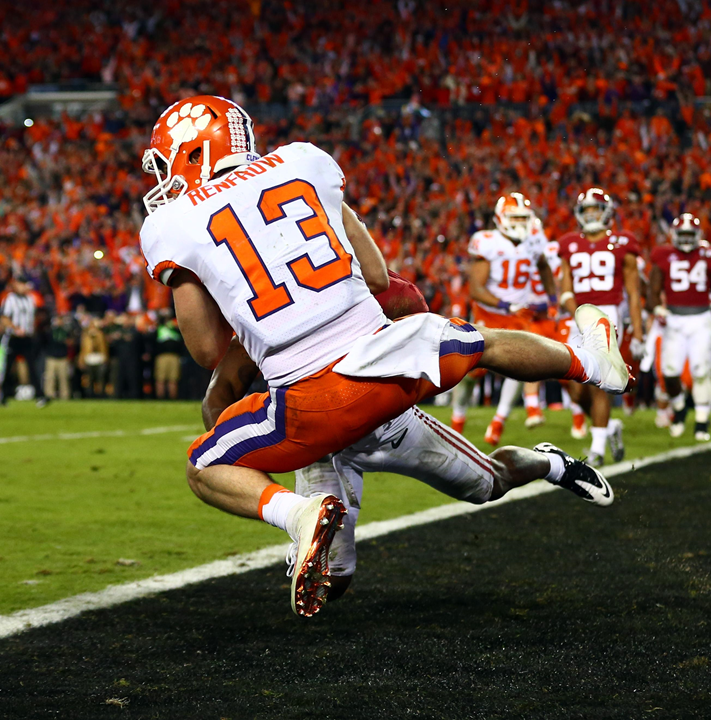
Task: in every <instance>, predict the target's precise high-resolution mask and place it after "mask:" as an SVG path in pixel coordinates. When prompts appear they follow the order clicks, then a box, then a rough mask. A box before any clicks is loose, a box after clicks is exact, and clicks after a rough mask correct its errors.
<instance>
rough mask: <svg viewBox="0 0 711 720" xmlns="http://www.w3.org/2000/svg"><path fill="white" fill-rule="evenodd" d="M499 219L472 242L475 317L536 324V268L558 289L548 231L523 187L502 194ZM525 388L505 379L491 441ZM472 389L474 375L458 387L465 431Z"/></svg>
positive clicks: (514, 325) (495, 323)
mask: <svg viewBox="0 0 711 720" xmlns="http://www.w3.org/2000/svg"><path fill="white" fill-rule="evenodd" d="M494 224H495V226H496V228H495V229H494V230H481V231H479V232H476V233H474V235H472V238H471V240H470V242H469V254H470V255H471V256H472V266H471V270H470V279H469V291H470V294H471V297H472V300H473V312H474V323H475V325H476V326H477V327H481V326H486V327H492V328H502V329H509V330H530V326H531V321H532V320H533V317H534V311H533V309H532V308H531V307H530V303H531V288H532V284H533V277H534V275H535V274H536V273H538V277H539V278H541V280H542V282H543V284H544V286H545V288H546V290H547V291H548V292H549V293H550V294H551V295H555V285H554V282H553V275H552V273H551V270H550V268H549V267H548V263H547V261H546V258H545V254H544V249H545V245H546V236H545V234H544V233H543V230H542V228H541V227H540V224H539V223H536V216H535V214H534V212H533V210H532V209H531V203H530V202H529V200H528V199H527V198H525V197H524V196H523V195H522V194H521V193H518V192H514V193H510V194H508V195H502V196H501V197H500V198H499V199H498V201H497V202H496V207H495V208H494ZM520 388H521V384H520V383H519V382H518V381H516V380H513V379H510V378H507V379H506V380H504V382H503V383H502V386H501V398H500V402H499V407H498V408H497V412H496V415H495V416H494V419H493V420H492V422H491V424H490V425H489V427H488V428H487V430H486V434H485V435H484V440H485V441H486V442H488V443H490V444H491V445H497V444H498V442H499V439H500V437H501V433H502V432H503V429H504V423H505V422H506V418H507V417H508V415H509V412H510V411H511V406H512V404H513V403H514V401H515V399H516V397H517V396H518V393H519V391H520ZM536 392H537V391H536ZM470 395H471V386H470V382H469V381H468V380H465V381H464V382H463V383H461V384H460V385H459V386H458V387H457V388H455V391H454V398H453V411H452V427H453V428H454V429H455V430H458V431H459V432H462V430H463V429H464V421H465V418H466V407H467V404H468V399H469V396H470ZM536 397H537V395H536ZM532 417H533V420H532V421H531V420H530V419H527V421H526V423H527V427H533V426H535V425H536V424H538V423H539V422H540V417H542V415H541V414H540V408H539V409H538V413H535V412H534V413H533V414H532Z"/></svg>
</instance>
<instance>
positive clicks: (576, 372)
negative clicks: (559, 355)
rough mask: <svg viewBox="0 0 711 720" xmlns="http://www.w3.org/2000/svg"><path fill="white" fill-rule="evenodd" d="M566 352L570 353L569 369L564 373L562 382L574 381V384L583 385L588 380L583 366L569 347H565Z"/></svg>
mask: <svg viewBox="0 0 711 720" xmlns="http://www.w3.org/2000/svg"><path fill="white" fill-rule="evenodd" d="M565 347H567V348H568V352H569V353H570V368H569V369H568V372H567V373H565V376H564V377H563V380H575V382H579V383H584V382H587V381H588V380H589V378H588V375H587V373H586V372H585V368H584V367H583V364H582V363H581V362H580V360H578V357H577V355H576V354H575V353H574V352H573V348H572V347H570V345H566V346H565Z"/></svg>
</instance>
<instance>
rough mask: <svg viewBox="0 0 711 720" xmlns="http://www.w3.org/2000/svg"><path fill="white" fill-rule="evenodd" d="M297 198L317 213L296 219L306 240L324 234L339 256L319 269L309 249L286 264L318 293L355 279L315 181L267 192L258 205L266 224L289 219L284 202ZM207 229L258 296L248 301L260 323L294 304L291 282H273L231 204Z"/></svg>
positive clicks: (293, 182)
mask: <svg viewBox="0 0 711 720" xmlns="http://www.w3.org/2000/svg"><path fill="white" fill-rule="evenodd" d="M294 200H303V201H304V202H305V203H306V205H308V206H309V208H310V209H311V210H312V211H313V215H310V216H309V217H306V218H302V219H301V220H297V221H296V225H297V227H298V228H299V230H300V231H301V234H302V235H303V237H304V239H305V240H313V239H314V238H316V237H319V236H322V235H325V236H326V237H327V238H328V243H329V245H330V246H331V249H332V250H333V252H334V253H335V254H336V257H335V258H333V260H329V261H328V262H325V263H323V264H322V265H319V266H318V267H315V266H314V264H313V262H312V261H311V258H310V257H309V256H308V254H307V253H304V254H302V255H300V256H299V257H297V258H294V259H293V260H290V261H289V262H288V263H287V267H288V268H289V270H290V271H291V274H292V275H293V276H294V279H295V280H296V282H297V284H298V285H299V286H300V287H303V288H307V289H309V290H313V291H314V292H320V291H321V290H324V289H325V288H327V287H330V286H331V285H335V284H336V283H338V282H341V280H345V279H346V278H349V277H351V274H352V272H351V264H352V257H351V255H350V254H349V253H348V252H346V249H345V248H344V247H343V245H341V242H340V240H339V239H338V236H337V235H336V232H335V230H334V229H333V228H332V227H331V224H330V222H329V220H328V215H326V211H325V210H324V208H323V205H322V204H321V201H320V200H319V197H318V195H317V194H316V189H315V188H314V186H313V185H311V183H308V182H306V181H305V180H290V181H289V182H287V183H284V184H283V185H277V186H276V187H272V188H268V189H267V190H264V191H262V194H261V197H260V198H259V202H258V203H257V208H258V210H259V212H260V213H261V215H262V219H263V220H264V224H265V225H271V224H272V223H273V222H279V221H281V220H288V218H287V216H286V213H285V212H284V205H286V204H287V203H290V202H293V201H294ZM207 231H208V233H210V236H211V237H212V240H213V242H214V243H215V245H218V246H219V245H221V244H222V243H225V244H226V245H227V247H228V248H229V250H230V253H232V257H233V258H234V260H235V262H236V263H237V265H239V268H240V270H241V271H242V273H243V275H244V277H245V279H246V280H247V283H248V284H249V286H250V288H251V289H252V293H253V295H252V298H251V300H249V301H248V304H249V307H250V308H251V310H252V313H253V314H254V317H255V319H256V320H257V321H259V320H263V319H264V318H265V317H268V316H269V315H271V314H272V313H275V312H279V310H283V309H284V308H285V307H288V306H289V305H291V304H293V302H294V300H293V299H292V297H291V294H290V293H289V290H288V288H287V287H286V284H285V283H279V284H278V285H275V284H274V280H273V279H272V276H271V274H270V273H269V270H268V269H267V266H266V265H265V264H264V261H263V260H262V258H261V256H260V255H259V252H258V251H257V248H256V247H255V245H254V243H253V242H252V239H251V238H250V237H249V235H248V234H247V231H246V230H245V228H244V226H243V225H242V223H241V221H240V219H239V218H238V217H237V215H236V214H235V211H234V210H233V209H232V206H231V205H225V207H223V208H222V209H221V210H218V211H217V212H216V213H215V214H214V215H212V216H211V217H210V222H209V223H208V225H207Z"/></svg>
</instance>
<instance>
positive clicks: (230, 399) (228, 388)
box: [202, 337, 259, 430]
mask: <svg viewBox="0 0 711 720" xmlns="http://www.w3.org/2000/svg"><path fill="white" fill-rule="evenodd" d="M258 374H259V368H258V367H257V365H256V363H255V362H254V361H253V360H252V358H250V357H249V355H247V351H246V350H245V349H244V347H243V346H242V343H240V341H239V340H238V339H237V338H236V337H234V338H232V341H231V342H230V344H229V347H228V348H227V352H226V353H225V355H224V357H223V358H222V360H220V363H219V365H218V366H217V367H216V368H215V370H214V372H213V373H212V378H211V379H210V384H209V385H208V388H207V392H206V393H205V397H204V398H203V401H202V421H203V423H204V424H205V429H206V430H211V429H212V428H213V427H215V424H216V423H217V419H218V418H219V417H220V415H221V414H222V412H223V411H224V410H225V409H226V408H228V407H229V406H230V405H232V403H235V402H237V401H238V400H241V399H242V398H243V397H244V396H245V395H246V394H247V390H249V386H250V385H251V384H252V383H253V382H254V380H255V378H256V377H257V375H258Z"/></svg>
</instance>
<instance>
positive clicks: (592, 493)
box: [533, 443, 615, 507]
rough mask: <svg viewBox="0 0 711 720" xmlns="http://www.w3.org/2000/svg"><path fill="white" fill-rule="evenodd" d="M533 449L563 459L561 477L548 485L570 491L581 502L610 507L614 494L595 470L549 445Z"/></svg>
mask: <svg viewBox="0 0 711 720" xmlns="http://www.w3.org/2000/svg"><path fill="white" fill-rule="evenodd" d="M533 449H534V450H535V451H536V452H539V453H543V454H544V455H553V454H555V455H558V456H559V457H561V458H563V463H564V465H565V472H564V473H563V477H562V478H561V479H560V480H549V481H548V482H549V483H551V484H552V485H559V486H560V487H562V488H565V489H566V490H570V491H571V492H574V493H575V494H576V495H578V496H579V497H581V498H582V499H583V500H587V502H591V503H594V504H595V505H601V506H603V507H605V506H606V505H612V503H613V501H614V500H615V494H614V493H613V492H612V488H611V487H610V484H609V483H608V482H607V480H605V478H604V477H603V476H602V475H601V474H600V473H599V472H598V471H597V470H596V469H595V468H593V467H590V465H588V464H587V463H584V462H583V461H582V460H576V459H575V458H573V457H571V456H570V455H568V453H566V452H563V451H562V450H561V449H560V448H558V447H556V446H555V445H551V444H550V443H539V444H538V445H536V447H534V448H533Z"/></svg>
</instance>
